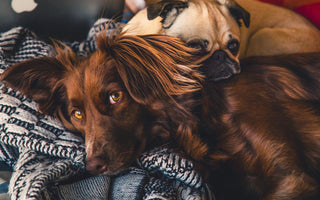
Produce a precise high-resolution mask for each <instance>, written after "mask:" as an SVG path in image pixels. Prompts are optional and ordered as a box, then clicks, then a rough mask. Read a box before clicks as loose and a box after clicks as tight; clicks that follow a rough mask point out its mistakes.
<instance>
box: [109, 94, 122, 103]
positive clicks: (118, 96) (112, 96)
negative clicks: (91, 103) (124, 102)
mask: <svg viewBox="0 0 320 200" xmlns="http://www.w3.org/2000/svg"><path fill="white" fill-rule="evenodd" d="M121 99H122V92H121V91H116V92H113V93H111V94H110V95H109V101H110V103H111V104H115V103H118V102H119V101H120V100H121Z"/></svg>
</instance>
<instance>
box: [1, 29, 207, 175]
mask: <svg viewBox="0 0 320 200" xmlns="http://www.w3.org/2000/svg"><path fill="white" fill-rule="evenodd" d="M98 47H99V50H98V51H96V52H94V53H93V54H92V55H91V56H90V57H77V56H76V55H75V54H74V53H73V52H72V51H71V50H70V49H69V48H68V47H64V48H61V47H58V46H57V47H56V56H55V57H41V58H35V59H31V60H27V61H25V62H22V63H19V64H17V65H14V66H11V67H10V68H9V69H8V70H6V71H5V72H4V73H3V74H2V76H1V79H2V81H4V82H5V83H7V84H8V85H10V86H12V87H13V88H15V89H17V90H20V91H21V92H22V93H23V94H25V95H27V96H29V97H31V98H32V99H33V100H34V101H36V102H37V103H38V104H39V109H40V110H41V111H42V112H43V113H45V114H49V115H54V116H55V117H57V118H58V119H60V120H61V121H62V122H63V124H64V125H65V126H66V127H67V128H69V129H70V130H72V131H75V132H80V133H82V134H83V135H84V137H85V143H86V151H87V158H86V159H87V170H89V171H90V172H92V173H103V172H106V173H115V172H117V171H119V170H121V169H123V168H125V167H127V166H128V165H129V164H130V163H131V162H132V161H134V160H135V159H136V158H137V156H138V155H139V154H140V153H141V152H142V151H144V150H146V149H147V148H148V147H154V146H156V145H157V144H159V145H164V144H166V143H170V142H171V141H174V139H173V138H174V137H176V133H178V132H184V131H189V132H190V130H191V129H192V127H190V128H188V126H189V124H190V125H191V124H192V123H191V122H190V121H192V120H191V119H192V117H191V115H190V114H188V108H187V107H182V106H179V105H178V104H177V103H176V101H175V100H174V99H173V98H172V96H171V95H182V94H188V93H191V92H194V91H196V90H199V89H200V83H199V80H201V76H200V75H199V73H198V72H197V70H196V69H197V66H195V65H192V64H191V62H190V59H191V54H189V53H187V52H188V51H189V50H188V49H189V48H187V47H186V46H185V45H184V43H182V42H181V41H180V40H179V39H176V38H173V37H169V36H142V37H137V36H123V35H119V36H117V37H116V38H115V39H114V40H113V39H110V38H109V39H108V38H105V37H103V36H100V37H99V40H98ZM185 100H186V99H185ZM186 102H188V101H186ZM188 103H190V102H188ZM177 129H178V130H177ZM193 142H195V141H194V140H193ZM199 153H200V152H199Z"/></svg>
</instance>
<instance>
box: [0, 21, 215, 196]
mask: <svg viewBox="0 0 320 200" xmlns="http://www.w3.org/2000/svg"><path fill="white" fill-rule="evenodd" d="M107 25H108V31H107V34H112V33H114V32H113V31H114V29H115V28H117V27H118V26H119V25H120V23H113V22H110V20H108V19H99V20H98V21H97V22H96V23H95V24H94V26H93V27H92V28H91V29H90V31H89V33H88V37H87V39H85V40H84V41H76V42H72V43H67V45H69V46H70V47H71V48H72V49H73V50H74V51H75V52H76V53H77V54H79V55H83V56H85V55H88V54H90V53H92V52H93V51H95V50H96V48H97V47H96V45H95V42H94V41H95V35H96V34H97V33H99V32H100V31H101V30H103V29H105V28H106V26H107ZM51 54H52V46H51V45H50V44H49V43H46V42H44V41H41V40H39V39H37V36H36V35H35V34H34V33H33V32H32V31H30V30H28V29H26V28H23V27H16V28H13V29H11V30H9V31H7V32H4V33H0V73H2V72H3V71H4V70H5V69H7V68H8V67H10V66H11V65H12V64H15V63H18V62H21V61H23V60H26V59H28V58H34V57H39V56H48V55H51ZM0 161H1V164H0V171H2V172H1V173H0V193H1V194H0V199H6V198H9V197H10V198H11V199H13V200H15V199H19V200H22V199H28V200H31V199H55V200H56V199H88V200H89V199H90V200H92V199H124V200H125V199H128V200H129V199H130V200H132V199H163V200H165V199H213V198H214V197H213V196H211V192H210V189H209V188H208V187H207V185H206V184H205V183H204V182H203V180H202V178H201V176H200V175H199V173H198V172H197V171H196V170H195V169H194V167H193V163H192V162H191V161H189V160H186V159H184V158H181V157H179V156H178V154H176V153H175V151H174V150H171V149H154V150H152V151H150V152H145V153H144V154H143V155H141V156H140V157H139V158H138V159H137V162H136V163H135V164H133V166H132V167H130V168H128V169H126V170H124V171H122V172H120V173H118V174H115V175H110V176H107V175H97V176H90V175H88V174H87V173H86V172H85V147H84V141H83V139H82V137H80V136H78V135H75V134H73V133H72V132H70V131H68V130H66V129H65V128H64V127H63V126H62V124H61V123H60V122H59V121H57V120H56V119H54V118H52V117H50V116H45V115H43V114H41V113H40V112H39V111H38V109H37V105H36V103H35V102H33V101H32V100H31V99H28V98H26V97H25V96H23V95H21V94H20V93H19V92H17V91H15V90H13V89H11V88H8V87H7V86H5V85H4V84H3V83H0ZM11 173H12V175H11ZM2 174H4V175H5V176H8V175H9V176H10V177H11V178H10V181H9V178H8V177H6V178H3V179H2ZM5 176H4V177H5ZM9 195H10V196H9Z"/></svg>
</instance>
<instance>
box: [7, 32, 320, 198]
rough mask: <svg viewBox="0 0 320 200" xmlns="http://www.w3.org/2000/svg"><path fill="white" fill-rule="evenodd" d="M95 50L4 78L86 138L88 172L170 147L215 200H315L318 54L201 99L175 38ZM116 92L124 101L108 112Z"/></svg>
mask: <svg viewBox="0 0 320 200" xmlns="http://www.w3.org/2000/svg"><path fill="white" fill-rule="evenodd" d="M98 46H99V50H98V51H97V52H95V53H94V54H93V55H91V56H90V57H89V58H79V57H77V56H76V55H74V54H73V53H72V52H71V51H70V50H68V49H67V48H64V49H61V48H57V56H56V57H55V58H47V57H46V58H37V59H32V60H29V61H26V62H23V63H20V64H17V65H15V66H12V67H11V68H9V69H8V70H7V71H5V72H4V74H3V75H2V76H1V78H2V80H3V81H5V82H6V83H8V84H9V85H10V86H12V87H14V88H16V89H19V90H21V91H22V92H23V93H24V94H26V95H28V96H30V97H32V98H33V99H34V100H35V101H36V102H38V103H39V106H40V109H41V111H42V112H44V113H46V114H51V115H55V116H56V117H58V118H59V119H60V120H61V121H62V122H63V123H64V124H65V125H66V127H68V128H69V129H71V130H74V131H78V132H81V133H82V134H84V136H85V140H86V148H87V153H88V157H87V169H88V170H90V171H91V172H94V173H101V172H108V173H113V172H116V171H118V170H120V169H122V168H124V167H126V166H128V165H129V164H130V163H131V162H132V161H133V160H134V159H135V158H136V157H137V155H138V154H139V153H141V152H142V151H144V150H146V149H148V148H152V147H155V146H159V145H169V144H170V145H178V146H179V147H181V148H183V149H184V151H185V152H186V154H187V156H188V157H190V158H192V159H193V160H194V161H195V163H196V164H197V167H199V168H201V169H202V170H201V172H203V174H204V175H205V177H206V180H207V181H208V183H210V185H211V186H212V188H213V191H214V193H215V194H216V195H217V199H218V200H229V199H230V200H233V199H239V200H248V199H250V200H256V199H257V200H258V199H259V200H291V199H299V200H317V199H319V198H320V197H319V181H320V170H319V169H320V53H310V54H294V55H287V56H286V55H284V56H277V57H257V58H249V59H246V60H242V61H241V63H242V72H241V73H240V74H239V75H237V76H234V77H232V78H231V79H229V80H225V81H220V82H213V81H210V80H207V81H206V82H204V83H203V88H202V90H201V91H200V92H201V94H199V91H198V90H199V89H200V86H199V80H201V76H200V75H199V74H198V73H197V70H196V69H198V68H197V66H194V65H192V64H191V63H192V62H191V61H190V60H191V54H192V53H193V52H192V51H191V50H190V49H189V48H186V47H184V45H183V44H182V43H181V42H180V41H179V40H177V39H173V38H171V37H167V36H142V37H136V36H122V35H121V36H118V37H117V38H116V39H115V40H111V39H103V37H101V38H100V39H99V42H98ZM66 51H67V52H66ZM186 52H189V53H186ZM177 63H179V64H177ZM206 66H212V65H210V63H209V65H205V66H203V67H202V69H203V71H206V69H205V68H206ZM115 91H122V95H123V96H122V99H121V101H119V102H117V103H115V104H110V101H109V97H110V94H112V93H113V92H115ZM199 98H200V99H199ZM178 103H179V104H178ZM75 109H79V110H81V112H83V113H84V119H83V120H80V121H77V120H75V119H73V117H72V115H73V110H75ZM191 111H192V112H193V113H192V114H191V113H190V112H191Z"/></svg>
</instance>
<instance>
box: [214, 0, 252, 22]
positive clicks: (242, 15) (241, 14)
mask: <svg viewBox="0 0 320 200" xmlns="http://www.w3.org/2000/svg"><path fill="white" fill-rule="evenodd" d="M217 2H218V3H219V4H221V5H225V6H226V7H227V8H228V9H229V12H230V14H231V15H232V17H233V18H234V19H235V20H236V21H237V23H238V24H239V26H241V22H240V19H242V20H243V23H244V25H245V26H246V27H249V25H250V13H249V12H248V11H246V10H245V9H244V8H242V7H241V6H240V5H239V4H238V3H237V2H236V1H234V0H217Z"/></svg>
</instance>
